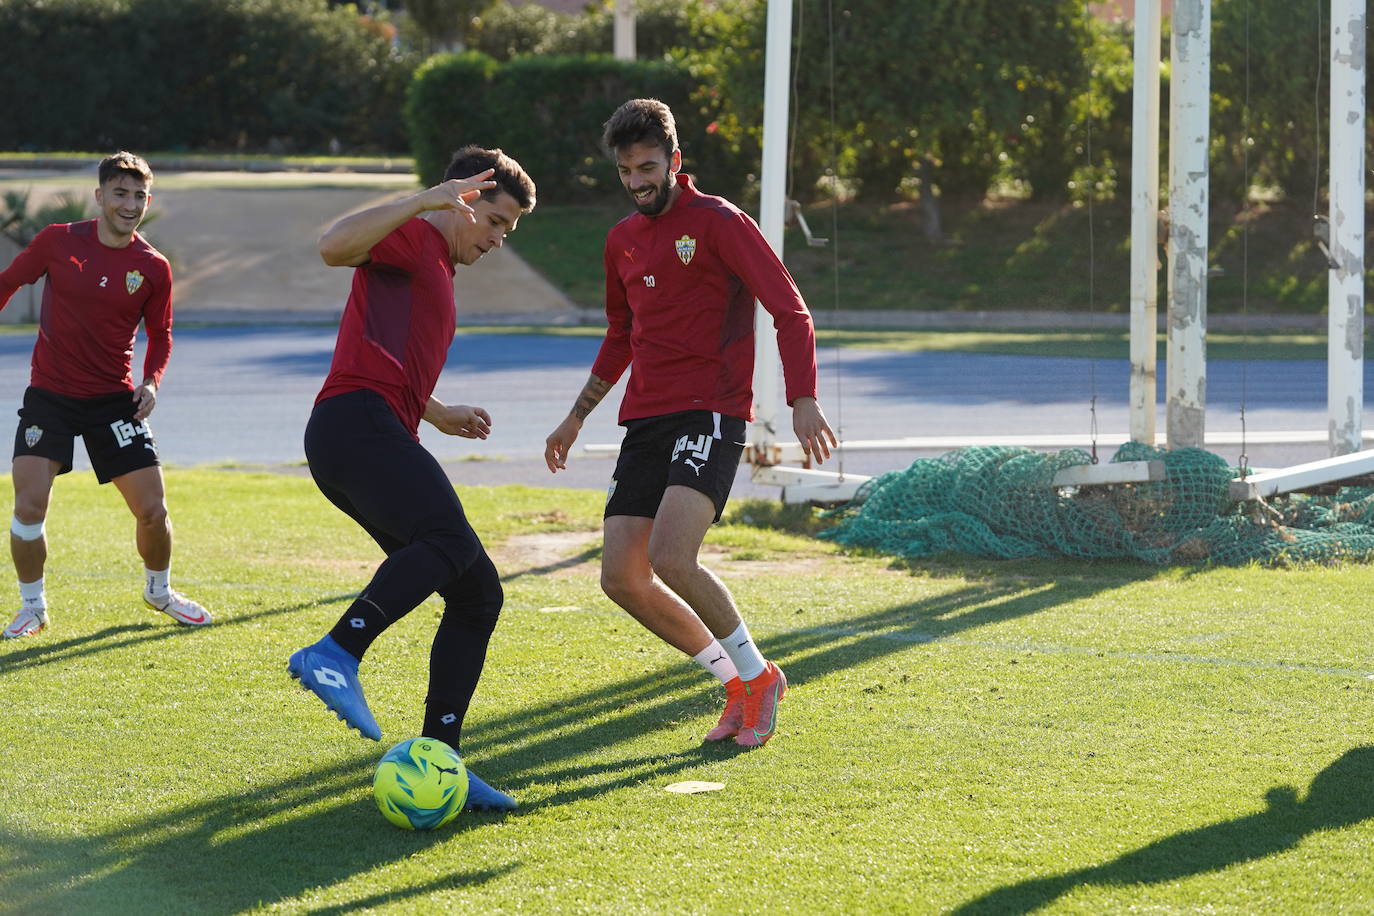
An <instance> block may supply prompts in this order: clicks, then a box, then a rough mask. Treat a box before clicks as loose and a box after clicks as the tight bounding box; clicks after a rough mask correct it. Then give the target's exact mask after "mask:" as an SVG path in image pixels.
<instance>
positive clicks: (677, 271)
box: [592, 174, 816, 423]
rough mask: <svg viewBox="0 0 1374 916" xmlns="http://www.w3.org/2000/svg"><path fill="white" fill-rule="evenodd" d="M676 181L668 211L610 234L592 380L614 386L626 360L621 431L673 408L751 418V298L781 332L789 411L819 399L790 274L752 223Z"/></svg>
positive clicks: (630, 219) (802, 310)
mask: <svg viewBox="0 0 1374 916" xmlns="http://www.w3.org/2000/svg"><path fill="white" fill-rule="evenodd" d="M677 182H678V185H679V186H680V187H681V189H682V190H681V193H680V194H679V195H678V198H677V200H676V201H674V202H673V204H672V206H671V207H670V208H669V209H667V210H665V211H663V212H662V213H660V214H659V215H658V216H653V217H650V216H645V215H644V214H642V213H638V212H636V213H632V214H631V215H629V216H627V217H626V218H625V219H623V220H621V221H620V222H619V223H617V224H616V225H615V226H614V227H613V228H612V229H611V231H610V232H609V233H608V234H607V236H606V251H605V255H604V260H605V267H606V318H607V320H608V321H609V324H610V327H609V328H608V329H607V331H606V339H605V340H604V341H602V344H601V350H600V352H599V353H598V354H597V357H596V362H595V363H594V364H593V365H592V374H593V375H595V376H597V377H598V378H602V379H605V380H606V381H608V382H612V383H613V382H615V381H617V380H618V379H619V378H620V376H621V374H622V373H623V372H624V371H625V368H626V367H627V366H629V364H630V362H631V360H633V361H634V371H633V372H632V373H631V374H630V381H629V384H628V387H627V388H626V389H625V396H624V399H623V400H622V401H621V404H620V422H621V423H624V422H625V421H627V420H634V419H639V418H641V417H655V416H661V415H663V414H667V413H673V412H674V411H678V410H711V411H715V412H717V413H721V414H726V415H727V416H732V417H742V418H743V419H746V420H752V419H753V410H754V393H753V377H754V299H756V298H757V299H758V300H759V301H760V302H762V303H763V307H764V308H765V309H767V310H768V312H769V313H770V314H771V315H772V316H773V326H774V327H775V328H777V332H778V351H779V354H780V355H781V357H782V367H783V375H784V377H785V379H786V382H787V403H788V404H791V403H792V402H793V401H794V400H796V399H797V398H800V397H815V396H816V334H815V330H814V328H813V327H812V325H811V313H810V312H808V311H807V309H806V303H805V302H804V301H802V297H801V293H800V292H798V291H797V286H796V284H795V283H793V282H792V277H791V275H790V274H788V272H787V268H786V267H784V266H783V264H782V261H780V260H778V257H777V255H776V254H775V253H774V251H773V249H772V248H771V247H770V246H769V244H768V242H767V241H765V240H764V238H763V234H762V233H760V232H759V227H758V224H756V223H755V222H754V221H753V219H751V218H750V217H749V215H748V214H746V213H744V212H742V211H741V210H740V209H739V208H737V207H736V206H735V205H734V204H732V203H730V202H729V201H727V200H725V199H724V198H721V197H712V196H710V195H706V194H702V193H700V192H699V191H697V189H696V188H695V187H694V186H693V185H692V180H691V178H690V176H687V175H681V174H680V175H678V178H677Z"/></svg>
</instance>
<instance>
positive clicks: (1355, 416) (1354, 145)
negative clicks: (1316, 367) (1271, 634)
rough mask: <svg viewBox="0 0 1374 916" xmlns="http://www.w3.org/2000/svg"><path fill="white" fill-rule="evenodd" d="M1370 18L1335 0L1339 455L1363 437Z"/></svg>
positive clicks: (1332, 279) (1330, 370) (1334, 435)
mask: <svg viewBox="0 0 1374 916" xmlns="http://www.w3.org/2000/svg"><path fill="white" fill-rule="evenodd" d="M1365 12H1366V10H1365V0H1331V125H1330V131H1331V165H1330V175H1331V179H1330V181H1331V187H1330V198H1331V199H1330V204H1329V207H1330V209H1329V219H1330V221H1331V243H1330V249H1331V257H1332V259H1333V261H1334V266H1332V267H1331V268H1330V270H1329V271H1328V272H1327V293H1326V296H1327V299H1326V304H1327V307H1326V310H1327V321H1328V330H1327V342H1326V363H1327V370H1326V372H1327V375H1326V409H1327V424H1328V426H1327V428H1328V432H1329V439H1330V442H1329V444H1330V448H1331V454H1332V455H1333V456H1335V455H1346V454H1349V453H1350V452H1355V451H1358V450H1359V448H1360V445H1361V443H1362V438H1363V429H1362V423H1361V412H1362V409H1363V407H1364V234H1365V208H1364V188H1365V176H1364V161H1365V155H1364V144H1365V90H1366V86H1365V63H1366V60H1367V58H1366V56H1365V55H1366V38H1367V34H1366V30H1365V29H1366V16H1365Z"/></svg>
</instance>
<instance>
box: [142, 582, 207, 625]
mask: <svg viewBox="0 0 1374 916" xmlns="http://www.w3.org/2000/svg"><path fill="white" fill-rule="evenodd" d="M143 603H144V604H146V605H148V607H150V608H152V609H153V610H155V611H161V612H162V613H164V614H166V615H167V616H168V617H170V618H172V619H173V620H175V621H176V622H177V623H180V624H183V625H185V626H188V627H203V626H205V625H206V624H207V623H209V622H210V621H211V620H212V619H213V618H212V617H211V616H210V612H209V611H207V610H206V609H205V608H203V607H201V606H200V605H199V604H197V603H196V602H194V601H192V600H191V599H190V598H187V597H186V596H185V595H183V594H181V592H178V591H177V590H176V589H171V588H169V589H167V594H165V595H153V594H151V593H150V592H144V593H143Z"/></svg>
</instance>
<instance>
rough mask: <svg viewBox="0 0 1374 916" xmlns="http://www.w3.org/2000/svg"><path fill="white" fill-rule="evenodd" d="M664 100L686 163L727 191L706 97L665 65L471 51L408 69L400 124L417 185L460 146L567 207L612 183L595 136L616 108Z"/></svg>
mask: <svg viewBox="0 0 1374 916" xmlns="http://www.w3.org/2000/svg"><path fill="white" fill-rule="evenodd" d="M636 97H653V98H658V99H662V100H663V101H664V102H666V103H667V104H668V105H669V107H671V108H672V109H673V114H674V116H675V117H676V119H677V125H678V136H679V141H680V143H681V145H682V148H683V159H684V164H685V165H684V167H685V168H686V169H687V170H688V171H691V172H693V173H695V174H696V175H698V176H699V177H700V178H701V180H702V186H703V187H704V188H706V189H709V190H711V191H712V192H714V193H722V194H727V195H729V194H734V193H737V192H738V190H739V188H740V187H741V183H742V180H743V178H744V171H745V169H744V168H743V167H742V166H743V165H744V164H742V163H740V162H738V161H737V159H736V157H734V156H733V155H732V154H731V153H730V151H728V150H727V149H725V148H724V146H723V145H722V144H721V143H720V142H719V141H718V139H717V138H716V136H715V134H714V133H713V131H712V130H711V129H710V122H711V118H712V114H711V107H710V105H709V104H707V103H703V101H701V100H702V99H706V98H709V97H708V96H707V95H706V94H705V93H703V92H702V91H701V90H700V89H699V88H698V86H697V82H696V80H695V79H694V78H693V76H692V74H691V72H690V71H689V70H688V69H687V68H686V67H684V66H682V65H681V64H676V63H673V62H671V61H618V60H614V59H612V58H610V57H605V56H591V57H561V56H560V57H516V58H513V59H512V60H510V61H509V62H507V63H504V64H502V63H499V62H497V61H496V60H494V59H492V58H490V57H488V56H486V55H484V54H481V53H478V52H473V51H470V52H466V53H463V54H446V55H438V56H436V57H433V58H431V59H430V60H429V61H427V62H426V63H425V64H424V65H422V66H421V67H420V68H419V70H418V71H417V72H416V75H415V79H414V81H413V82H412V83H411V86H410V91H409V94H408V97H407V101H406V123H407V126H408V128H409V132H410V138H411V150H412V153H413V155H414V156H415V163H416V169H417V171H418V172H419V173H420V180H421V181H422V182H423V183H424V184H426V185H432V184H435V183H437V182H438V181H439V180H440V179H441V178H442V177H443V171H444V168H445V167H446V166H447V165H448V160H449V156H450V154H451V153H452V151H453V150H454V149H457V148H458V147H459V146H462V145H463V144H466V143H477V144H480V145H482V146H499V147H501V148H502V149H504V150H505V151H506V152H507V153H509V154H510V155H512V156H514V157H515V158H516V159H517V160H519V161H520V163H521V165H523V166H524V167H525V169H526V171H528V172H529V173H530V176H531V177H532V178H534V180H535V183H536V184H537V185H538V188H539V198H540V199H541V200H544V201H557V202H571V201H578V200H585V199H588V198H591V197H595V196H599V195H604V193H605V192H606V190H607V189H608V188H614V187H618V179H617V178H616V173H615V170H614V168H613V167H612V166H611V164H610V163H609V162H607V161H606V158H605V156H604V155H603V154H602V152H601V130H602V125H603V124H604V123H605V121H606V119H607V118H608V117H610V115H611V113H612V112H613V111H615V109H616V108H617V107H619V106H620V104H621V103H622V102H624V101H626V100H627V99H631V98H636Z"/></svg>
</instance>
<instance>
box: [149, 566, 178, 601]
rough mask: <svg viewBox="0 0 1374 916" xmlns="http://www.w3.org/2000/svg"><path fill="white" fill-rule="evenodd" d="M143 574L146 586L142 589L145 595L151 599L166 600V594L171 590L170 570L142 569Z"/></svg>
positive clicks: (169, 568) (168, 568)
mask: <svg viewBox="0 0 1374 916" xmlns="http://www.w3.org/2000/svg"><path fill="white" fill-rule="evenodd" d="M143 573H144V575H146V576H147V577H148V578H147V580H146V581H147V583H148V584H147V585H146V586H145V587H144V588H145V591H146V593H147V594H148V595H149V596H150V597H153V598H166V597H167V592H168V591H169V590H170V589H171V588H172V568H171V567H170V566H169V567H167V568H166V569H149V568H148V567H146V566H145V567H143Z"/></svg>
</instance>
